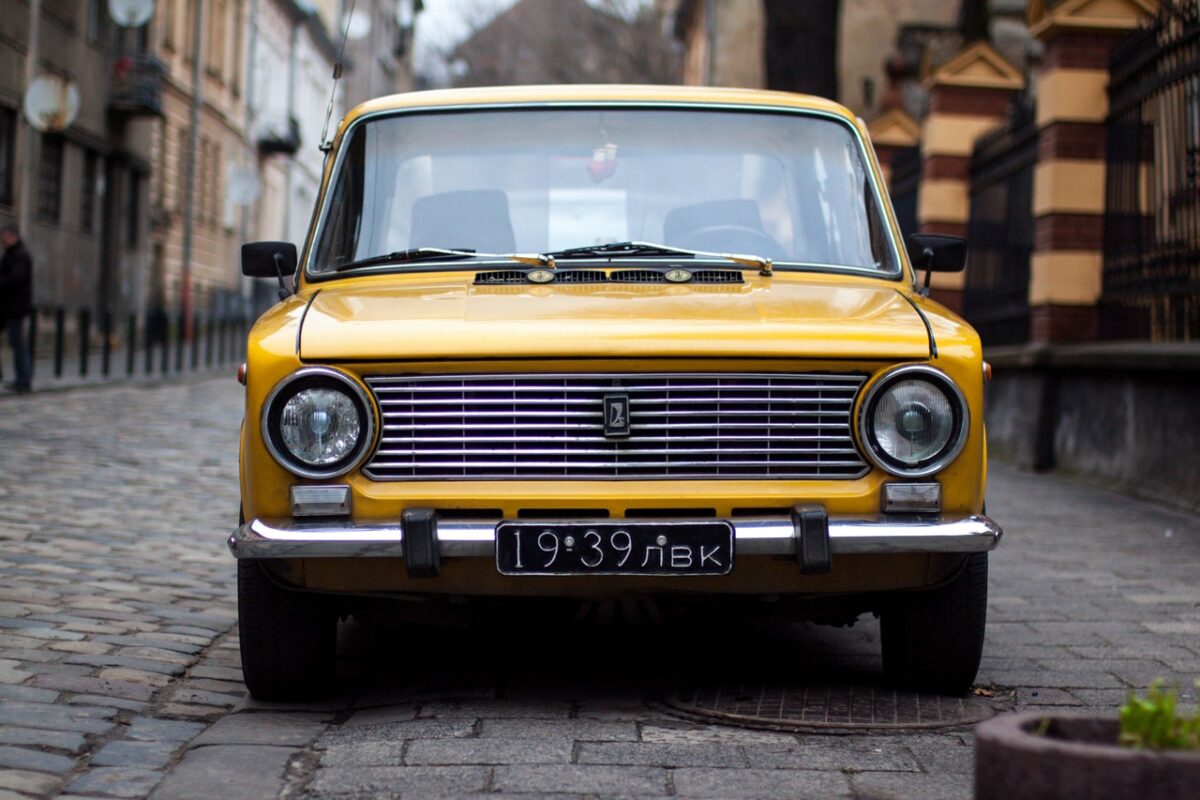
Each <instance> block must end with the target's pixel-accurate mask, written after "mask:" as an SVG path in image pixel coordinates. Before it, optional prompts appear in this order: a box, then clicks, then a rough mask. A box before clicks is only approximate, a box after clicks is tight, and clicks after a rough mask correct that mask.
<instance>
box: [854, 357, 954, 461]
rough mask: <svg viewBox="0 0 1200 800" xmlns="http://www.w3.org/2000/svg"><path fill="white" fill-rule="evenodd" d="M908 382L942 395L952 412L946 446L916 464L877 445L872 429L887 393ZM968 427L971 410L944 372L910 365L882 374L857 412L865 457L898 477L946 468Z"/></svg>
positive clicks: (875, 433) (875, 432)
mask: <svg viewBox="0 0 1200 800" xmlns="http://www.w3.org/2000/svg"><path fill="white" fill-rule="evenodd" d="M908 381H920V382H924V383H927V384H929V385H930V386H932V387H933V388H934V389H935V390H936V391H938V392H940V393H941V394H942V395H943V396H944V398H945V401H946V403H947V404H948V406H949V409H950V411H951V413H952V421H951V425H950V431H949V433H948V435H947V436H946V440H945V443H944V444H942V445H941V446H940V447H939V448H938V449H937V450H936V452H934V453H933V454H932V455H929V456H927V457H924V458H922V459H920V460H918V461H916V462H915V463H906V462H904V461H902V460H901V459H899V458H896V457H895V456H893V455H891V454H889V453H888V452H887V450H886V448H884V447H883V446H882V445H881V444H880V441H879V439H878V432H877V431H876V430H875V412H876V409H877V408H878V406H879V403H880V401H881V400H882V399H883V398H884V397H885V396H886V394H887V392H888V391H889V390H891V389H893V388H895V387H897V386H898V385H899V384H900V383H902V382H908ZM925 411H927V409H925ZM970 427H971V416H970V409H969V408H968V407H967V401H966V398H965V397H964V396H963V393H962V390H961V389H959V388H958V385H957V384H955V383H954V381H953V380H951V379H950V376H948V375H947V374H946V373H944V372H942V371H941V370H940V369H937V368H936V367H930V366H926V365H924V364H909V365H906V366H901V367H896V368H894V369H891V370H888V371H887V372H885V373H884V374H883V375H882V376H881V377H880V378H879V379H878V380H877V381H875V383H874V384H872V385H871V388H870V389H868V390H867V393H866V395H865V396H864V397H863V400H862V404H861V405H860V406H859V412H858V438H859V442H860V443H861V444H862V447H863V451H864V452H865V454H866V456H867V458H868V459H869V460H870V461H871V463H872V464H874V465H875V466H877V467H879V468H880V469H882V470H883V471H885V472H888V473H891V474H892V475H896V476H898V477H901V478H924V477H927V476H929V475H933V474H934V473H936V472H940V471H941V470H943V469H945V468H946V467H947V466H948V465H949V464H950V463H951V462H952V461H954V459H956V458H957V457H958V455H959V453H961V452H962V449H963V447H964V446H965V445H966V443H967V433H968V431H969V429H970Z"/></svg>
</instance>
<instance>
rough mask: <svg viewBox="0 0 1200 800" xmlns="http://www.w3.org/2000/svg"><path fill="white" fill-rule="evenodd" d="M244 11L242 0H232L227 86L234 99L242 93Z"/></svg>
mask: <svg viewBox="0 0 1200 800" xmlns="http://www.w3.org/2000/svg"><path fill="white" fill-rule="evenodd" d="M244 9H245V4H244V3H243V0H233V67H232V68H231V69H230V71H229V84H230V87H231V88H232V90H233V96H234V97H237V96H238V95H240V94H241V91H242V51H243V50H244V49H245V43H244V39H243V38H242V32H243V25H242V15H243V12H244Z"/></svg>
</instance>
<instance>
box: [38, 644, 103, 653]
mask: <svg viewBox="0 0 1200 800" xmlns="http://www.w3.org/2000/svg"><path fill="white" fill-rule="evenodd" d="M49 649H51V650H54V651H56V652H60V653H89V654H91V655H103V654H105V653H108V652H110V651H111V650H112V649H113V647H112V645H111V644H102V643H100V642H54V643H53V644H51V645H50V647H49Z"/></svg>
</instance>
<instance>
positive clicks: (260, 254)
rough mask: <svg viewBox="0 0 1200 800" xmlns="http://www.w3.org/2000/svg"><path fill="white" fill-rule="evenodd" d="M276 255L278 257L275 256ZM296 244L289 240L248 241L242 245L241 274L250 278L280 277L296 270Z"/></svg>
mask: <svg viewBox="0 0 1200 800" xmlns="http://www.w3.org/2000/svg"><path fill="white" fill-rule="evenodd" d="M276 256H278V258H276ZM298 260H299V258H298V256H297V255H296V245H294V244H292V243H291V242H250V243H249V244H244V245H242V274H243V275H246V276H248V277H251V278H280V279H281V280H282V278H283V276H285V275H291V274H293V273H294V272H295V271H296V262H297V261H298Z"/></svg>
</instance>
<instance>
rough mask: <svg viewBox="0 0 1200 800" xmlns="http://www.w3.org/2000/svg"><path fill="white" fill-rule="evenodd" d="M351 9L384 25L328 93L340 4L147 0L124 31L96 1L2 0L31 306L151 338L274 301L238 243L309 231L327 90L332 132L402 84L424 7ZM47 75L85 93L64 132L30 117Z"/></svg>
mask: <svg viewBox="0 0 1200 800" xmlns="http://www.w3.org/2000/svg"><path fill="white" fill-rule="evenodd" d="M358 5H359V6H360V7H362V8H366V9H367V10H368V11H369V12H370V13H371V14H372V15H373V16H374V17H375V18H376V20H377V22H378V25H377V26H376V25H372V31H373V33H372V34H370V35H369V36H366V37H363V38H362V39H360V40H356V41H350V42H348V43H347V48H346V50H347V57H346V62H347V69H346V70H345V73H344V78H343V80H342V81H341V82H340V84H339V86H338V87H337V88H336V90H335V87H334V81H333V72H334V65H335V63H336V62H337V60H338V58H339V44H340V37H339V36H338V32H339V31H340V29H341V28H340V26H341V24H342V22H343V20H344V14H345V11H346V10H347V9H348V6H349V3H348V2H342V0H319V2H305V1H304V0H155V2H154V8H153V15H152V17H151V19H150V21H149V22H147V23H146V24H145V25H142V26H140V27H138V28H131V29H126V28H121V27H120V26H118V25H117V24H116V22H115V21H114V20H113V19H112V18H111V17H110V12H109V9H108V2H107V0H0V223H8V222H17V223H19V224H21V225H22V227H23V228H24V231H23V233H24V236H25V239H26V241H27V243H28V245H29V247H30V250H31V252H32V254H33V257H34V260H35V285H34V302H35V305H36V306H37V307H38V308H39V309H40V310H41V311H42V312H43V313H45V314H49V315H53V314H54V313H55V312H56V311H57V310H58V309H63V311H64V312H65V316H66V317H67V320H68V326H71V325H73V322H72V320H74V318H75V314H76V312H79V311H87V312H88V313H89V314H91V315H92V316H93V317H96V315H98V314H100V313H107V314H110V315H112V316H114V317H116V318H119V317H121V316H123V315H127V314H132V315H136V316H138V317H139V319H150V321H151V327H152V328H153V329H154V330H153V331H152V333H153V332H155V331H157V333H155V335H158V334H160V333H161V332H162V330H163V326H164V324H166V323H169V322H170V321H172V320H175V319H177V318H179V317H180V316H181V314H185V313H186V314H187V315H188V316H196V315H200V316H203V315H207V314H212V313H217V314H220V313H229V312H237V313H242V312H245V311H246V310H247V309H251V308H261V307H263V306H264V305H265V304H266V303H268V302H270V300H271V299H272V298H273V296H274V289H273V288H269V289H262V288H260V289H257V290H256V289H255V288H254V286H253V282H251V281H248V280H245V279H243V278H242V277H241V271H240V266H239V260H240V259H239V247H240V245H241V243H242V242H244V241H248V240H255V239H286V240H289V241H294V242H301V241H302V240H303V236H304V232H305V229H306V228H307V225H308V222H309V218H310V216H311V214H312V209H313V203H314V201H315V199H316V195H317V191H318V187H319V181H320V173H321V169H322V165H323V160H324V157H323V155H322V153H321V152H320V151H319V149H318V145H319V144H320V138H321V134H322V130H323V127H324V123H325V118H326V109H327V108H328V106H329V103H330V97H331V94H332V96H333V109H332V121H331V123H330V124H331V126H333V125H336V124H337V121H338V120H339V119H340V118H341V116H342V113H343V111H344V109H345V108H346V107H347V105H346V104H347V103H348V102H350V101H351V99H352V98H355V93H358V94H361V95H362V97H361V98H357V99H366V97H367V96H368V95H369V94H385V93H389V92H394V91H402V90H405V89H408V88H411V82H412V70H411V57H410V50H411V48H410V47H409V42H410V39H411V27H412V18H413V16H414V15H415V14H416V13H417V12H418V11H419V10H420V8H421V4H420V0H362V2H361V3H359V4H358ZM35 9H36V10H37V11H38V15H37V19H36V21H37V25H34V24H33V22H34V18H33V11H34V10H35ZM34 28H36V29H37V30H38V36H37V44H38V47H37V52H36V53H34V54H33V55H32V56H31V53H30V46H31V29H34ZM352 56H356V57H357V61H355V60H354V58H352ZM41 75H52V76H57V77H59V78H63V79H66V80H69V81H71V82H72V83H74V84H75V86H77V87H78V90H79V97H80V98H81V103H80V107H79V113H78V116H77V118H76V119H75V120H74V121H73V122H72V123H71V124H70V125H69V126H67V127H66V128H65V129H64V130H61V131H55V132H51V133H46V134H41V133H38V132H36V131H35V130H33V128H32V127H30V126H29V125H28V124H26V122H25V121H24V117H23V115H22V111H21V105H22V101H23V98H24V95H25V92H26V88H27V85H28V83H29V81H30V77H31V76H32V77H37V76H41ZM357 99H355V100H354V102H357ZM253 298H257V300H254V299H253ZM141 325H142V323H141V322H139V330H141ZM188 327H189V328H190V325H189V326H188ZM115 329H116V330H119V331H122V332H123V331H124V330H125V328H124V326H123V325H120V324H118V325H116V326H115Z"/></svg>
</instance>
